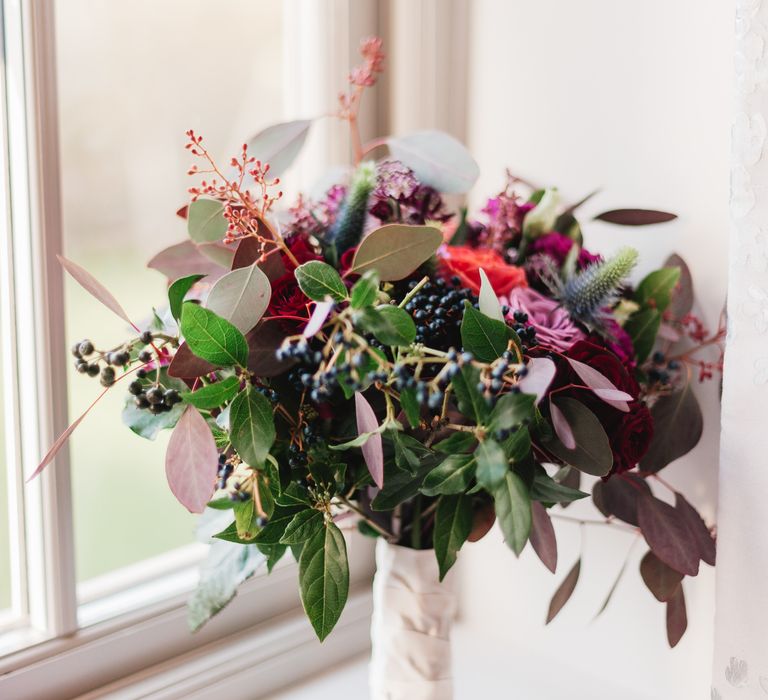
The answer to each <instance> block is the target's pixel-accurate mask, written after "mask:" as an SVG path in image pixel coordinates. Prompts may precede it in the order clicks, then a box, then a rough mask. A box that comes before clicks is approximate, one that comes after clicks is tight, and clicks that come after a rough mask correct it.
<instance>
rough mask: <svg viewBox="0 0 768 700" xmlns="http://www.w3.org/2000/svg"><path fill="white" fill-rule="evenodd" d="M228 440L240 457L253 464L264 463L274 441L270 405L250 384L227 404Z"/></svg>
mask: <svg viewBox="0 0 768 700" xmlns="http://www.w3.org/2000/svg"><path fill="white" fill-rule="evenodd" d="M229 439H230V440H231V441H232V446H233V447H234V448H235V450H236V451H237V454H238V455H239V456H240V458H241V459H242V460H243V461H244V462H245V463H246V464H249V465H251V466H252V467H260V466H261V465H262V464H264V460H265V459H266V457H267V455H268V454H269V450H270V449H271V447H272V445H273V443H274V442H275V418H274V415H273V413H272V404H271V403H270V402H269V400H268V399H267V397H266V396H264V395H263V394H260V393H259V392H258V391H256V389H254V388H253V387H252V386H249V387H248V388H247V389H246V390H245V391H241V392H240V393H239V394H238V395H237V396H236V397H235V398H234V400H233V401H232V403H231V404H230V407H229Z"/></svg>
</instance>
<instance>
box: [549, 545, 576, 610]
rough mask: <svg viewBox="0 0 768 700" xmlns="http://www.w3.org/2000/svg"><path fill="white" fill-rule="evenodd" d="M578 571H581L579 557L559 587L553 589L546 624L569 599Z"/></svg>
mask: <svg viewBox="0 0 768 700" xmlns="http://www.w3.org/2000/svg"><path fill="white" fill-rule="evenodd" d="M579 573H581V558H579V559H578V561H577V562H576V563H575V564H574V565H573V568H572V569H571V570H570V571H569V572H568V575H567V576H566V577H565V579H563V582H562V583H561V584H560V587H559V588H558V589H557V590H556V591H555V595H553V596H552V600H551V601H550V603H549V611H548V612H547V622H546V624H549V623H550V622H552V620H554V619H555V616H556V615H557V614H558V613H559V612H560V611H561V610H562V609H563V606H564V605H565V604H566V603H567V602H568V601H569V600H570V597H571V596H572V595H573V591H574V589H575V588H576V584H577V583H578V580H579Z"/></svg>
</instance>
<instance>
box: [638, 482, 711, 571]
mask: <svg viewBox="0 0 768 700" xmlns="http://www.w3.org/2000/svg"><path fill="white" fill-rule="evenodd" d="M637 516H638V521H639V524H640V530H641V531H642V533H643V536H644V537H645V541H646V542H647V543H648V546H649V547H650V548H651V550H652V551H653V553H654V554H655V555H656V556H657V557H658V558H659V559H661V561H663V562H664V563H665V564H668V565H669V566H671V567H672V568H673V569H675V571H679V572H680V573H681V574H686V575H687V576H696V574H698V573H699V547H698V545H697V542H696V539H695V538H694V536H693V534H691V531H690V530H689V528H688V525H687V524H686V522H685V520H684V518H683V516H682V515H681V514H680V512H679V511H678V510H676V509H675V508H673V507H672V506H671V505H669V504H668V503H664V501H660V500H659V499H658V498H656V497H655V496H652V495H644V496H641V497H640V499H638V502H637Z"/></svg>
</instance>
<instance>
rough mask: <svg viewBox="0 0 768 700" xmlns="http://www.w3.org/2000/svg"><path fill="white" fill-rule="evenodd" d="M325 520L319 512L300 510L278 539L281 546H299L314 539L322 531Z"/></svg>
mask: <svg viewBox="0 0 768 700" xmlns="http://www.w3.org/2000/svg"><path fill="white" fill-rule="evenodd" d="M324 523H325V519H324V517H323V514H322V513H321V512H320V511H319V510H302V511H299V512H298V513H296V515H294V516H293V519H292V520H291V522H289V523H288V527H286V528H285V533H284V534H283V536H282V537H281V538H280V542H282V543H283V544H300V543H301V542H306V541H307V540H309V539H311V538H312V537H314V536H315V535H316V534H317V532H318V530H321V529H323V527H324Z"/></svg>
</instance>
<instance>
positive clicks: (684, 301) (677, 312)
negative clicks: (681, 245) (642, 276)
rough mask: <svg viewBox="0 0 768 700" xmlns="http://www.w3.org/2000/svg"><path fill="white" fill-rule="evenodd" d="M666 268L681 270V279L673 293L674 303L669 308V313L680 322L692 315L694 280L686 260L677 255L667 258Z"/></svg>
mask: <svg viewBox="0 0 768 700" xmlns="http://www.w3.org/2000/svg"><path fill="white" fill-rule="evenodd" d="M664 267H679V268H680V279H679V280H678V281H677V285H676V286H675V288H674V290H673V291H672V301H671V302H670V304H669V306H668V307H667V311H669V312H670V313H671V314H672V317H673V318H676V319H678V320H679V319H681V318H683V316H685V315H686V314H688V313H690V311H691V309H692V308H693V278H692V277H691V271H690V270H689V269H688V265H687V264H686V263H685V260H683V259H682V258H681V257H680V256H679V255H678V254H677V253H675V254H673V255H670V256H669V257H668V258H667V261H666V262H665V263H664Z"/></svg>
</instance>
